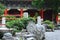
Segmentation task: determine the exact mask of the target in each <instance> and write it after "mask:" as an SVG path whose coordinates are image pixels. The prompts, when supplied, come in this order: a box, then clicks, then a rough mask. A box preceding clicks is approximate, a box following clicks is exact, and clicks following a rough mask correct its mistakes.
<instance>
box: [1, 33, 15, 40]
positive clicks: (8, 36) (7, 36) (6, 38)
mask: <svg viewBox="0 0 60 40" xmlns="http://www.w3.org/2000/svg"><path fill="white" fill-rule="evenodd" d="M2 40H14V38H13V36H12V34H11V33H5V34H4V35H3V38H2Z"/></svg>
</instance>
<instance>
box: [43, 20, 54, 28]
mask: <svg viewBox="0 0 60 40" xmlns="http://www.w3.org/2000/svg"><path fill="white" fill-rule="evenodd" d="M44 23H45V24H48V26H49V27H50V28H51V29H53V28H54V24H53V23H52V22H51V21H49V20H46V21H44Z"/></svg>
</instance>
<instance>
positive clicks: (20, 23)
mask: <svg viewBox="0 0 60 40" xmlns="http://www.w3.org/2000/svg"><path fill="white" fill-rule="evenodd" d="M28 20H33V18H31V17H29V18H24V17H23V18H19V19H16V20H11V21H8V22H7V23H6V26H7V27H8V28H13V29H15V31H16V30H17V31H21V30H22V29H24V28H26V26H27V25H28ZM17 31H16V32H17Z"/></svg>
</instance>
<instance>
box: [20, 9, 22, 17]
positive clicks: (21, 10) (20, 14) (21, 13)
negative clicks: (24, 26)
mask: <svg viewBox="0 0 60 40" xmlns="http://www.w3.org/2000/svg"><path fill="white" fill-rule="evenodd" d="M22 16H23V9H22V8H21V9H20V17H22Z"/></svg>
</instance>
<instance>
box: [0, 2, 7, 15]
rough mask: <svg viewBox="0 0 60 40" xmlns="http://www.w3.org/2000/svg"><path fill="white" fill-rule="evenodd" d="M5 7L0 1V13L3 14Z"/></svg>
mask: <svg viewBox="0 0 60 40" xmlns="http://www.w3.org/2000/svg"><path fill="white" fill-rule="evenodd" d="M5 8H6V7H5V6H4V5H2V4H1V3H0V15H3V13H4V10H5Z"/></svg>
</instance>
